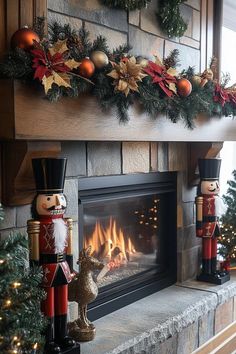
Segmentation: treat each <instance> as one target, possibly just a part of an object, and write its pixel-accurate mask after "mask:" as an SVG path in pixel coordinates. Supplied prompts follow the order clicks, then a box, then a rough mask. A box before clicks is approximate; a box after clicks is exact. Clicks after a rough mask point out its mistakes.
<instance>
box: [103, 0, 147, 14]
mask: <svg viewBox="0 0 236 354" xmlns="http://www.w3.org/2000/svg"><path fill="white" fill-rule="evenodd" d="M150 1H151V0H102V3H103V4H104V5H106V6H108V7H113V8H115V9H121V10H128V11H132V10H140V9H142V8H145V7H147V4H148V3H149V2H150Z"/></svg>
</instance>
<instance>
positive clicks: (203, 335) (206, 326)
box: [199, 311, 215, 347]
mask: <svg viewBox="0 0 236 354" xmlns="http://www.w3.org/2000/svg"><path fill="white" fill-rule="evenodd" d="M214 321H215V311H210V312H208V313H207V314H206V315H204V316H202V317H200V318H199V347H200V346H201V345H203V344H204V343H205V342H206V341H208V339H210V338H211V337H213V336H214Z"/></svg>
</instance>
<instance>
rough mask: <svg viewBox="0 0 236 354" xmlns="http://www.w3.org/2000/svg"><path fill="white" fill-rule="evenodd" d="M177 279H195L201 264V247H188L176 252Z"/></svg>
mask: <svg viewBox="0 0 236 354" xmlns="http://www.w3.org/2000/svg"><path fill="white" fill-rule="evenodd" d="M177 262H178V281H180V282H183V281H185V280H187V279H193V278H194V279H195V278H196V276H197V274H198V273H199V269H200V264H201V247H200V246H195V247H192V248H190V249H186V250H183V251H179V252H177Z"/></svg>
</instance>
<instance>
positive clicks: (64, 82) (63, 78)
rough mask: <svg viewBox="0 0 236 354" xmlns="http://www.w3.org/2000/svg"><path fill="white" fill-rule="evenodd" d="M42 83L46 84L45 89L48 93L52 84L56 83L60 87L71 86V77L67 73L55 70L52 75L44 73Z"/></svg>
mask: <svg viewBox="0 0 236 354" xmlns="http://www.w3.org/2000/svg"><path fill="white" fill-rule="evenodd" d="M42 84H43V86H44V91H45V93H46V94H47V93H48V91H49V90H50V89H51V88H52V84H56V85H58V86H59V87H60V86H64V87H71V85H70V77H69V76H68V75H67V74H66V73H60V74H58V73H56V72H55V71H52V75H50V76H48V77H46V76H45V75H44V77H43V79H42Z"/></svg>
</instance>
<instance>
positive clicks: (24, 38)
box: [11, 27, 40, 50]
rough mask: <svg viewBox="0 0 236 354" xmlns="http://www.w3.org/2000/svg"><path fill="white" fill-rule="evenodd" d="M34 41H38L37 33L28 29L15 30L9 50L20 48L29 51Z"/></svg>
mask: <svg viewBox="0 0 236 354" xmlns="http://www.w3.org/2000/svg"><path fill="white" fill-rule="evenodd" d="M34 41H36V42H39V41H40V38H39V36H38V35H37V33H36V32H34V31H33V30H31V29H29V28H28V27H23V28H20V29H19V30H17V31H16V32H15V33H14V34H13V36H12V37H11V48H12V49H15V48H21V49H24V50H30V49H31V48H32V47H33V45H34Z"/></svg>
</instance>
